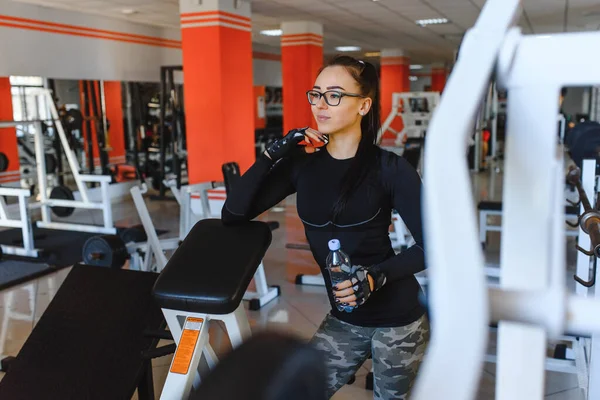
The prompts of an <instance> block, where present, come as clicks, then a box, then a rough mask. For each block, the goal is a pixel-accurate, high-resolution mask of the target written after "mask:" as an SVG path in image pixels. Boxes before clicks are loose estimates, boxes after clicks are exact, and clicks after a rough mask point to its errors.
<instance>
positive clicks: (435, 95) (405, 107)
mask: <svg viewBox="0 0 600 400" xmlns="http://www.w3.org/2000/svg"><path fill="white" fill-rule="evenodd" d="M414 98H418V99H425V100H427V104H428V105H429V112H427V113H425V112H412V110H411V108H410V99H414ZM439 103H440V94H439V92H405V93H392V110H391V111H390V114H389V115H388V116H387V118H386V119H385V121H384V122H383V124H382V125H381V130H380V131H379V133H378V136H377V142H378V143H379V142H380V141H381V138H382V136H383V135H384V134H385V133H386V132H387V131H390V132H392V133H393V134H394V135H396V142H395V144H396V146H400V147H401V146H402V139H403V138H404V137H405V136H406V137H409V138H420V137H422V136H423V133H424V131H425V130H427V127H428V126H429V121H430V120H431V116H432V115H433V112H434V110H435V109H436V108H437V106H438V104H439ZM400 110H402V111H400ZM397 117H401V118H402V123H403V125H404V128H402V130H401V131H400V132H397V131H395V130H394V129H392V128H391V125H392V123H393V122H394V120H395V119H396V118H397ZM417 121H419V123H420V125H417Z"/></svg>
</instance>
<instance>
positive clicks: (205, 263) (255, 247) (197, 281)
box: [153, 219, 272, 314]
mask: <svg viewBox="0 0 600 400" xmlns="http://www.w3.org/2000/svg"><path fill="white" fill-rule="evenodd" d="M271 240H272V234H271V230H270V229H269V226H268V225H267V224H266V223H264V222H259V221H251V222H246V223H242V224H236V225H232V226H226V225H224V224H223V222H222V221H221V220H220V219H204V220H201V221H199V222H198V223H196V225H194V227H193V228H192V230H191V231H190V233H189V234H188V235H187V236H186V238H185V240H184V241H183V243H181V245H180V246H179V248H177V250H176V251H175V253H174V254H173V256H172V257H171V259H170V260H169V262H168V263H167V266H166V267H165V269H164V270H163V271H162V273H161V275H160V276H159V278H158V279H157V281H156V284H155V285H154V291H153V293H154V297H155V299H156V301H157V302H158V304H159V305H160V307H162V308H167V309H171V310H180V311H189V312H196V313H205V314H228V313H231V312H233V311H235V309H236V308H237V307H238V305H239V304H240V302H241V301H242V298H243V296H244V292H245V291H246V289H247V287H248V285H249V284H250V281H251V280H252V277H253V275H254V273H255V272H256V269H257V268H258V266H259V265H260V263H261V262H262V259H263V257H264V255H265V253H266V252H267V249H268V248H269V245H270V244H271Z"/></svg>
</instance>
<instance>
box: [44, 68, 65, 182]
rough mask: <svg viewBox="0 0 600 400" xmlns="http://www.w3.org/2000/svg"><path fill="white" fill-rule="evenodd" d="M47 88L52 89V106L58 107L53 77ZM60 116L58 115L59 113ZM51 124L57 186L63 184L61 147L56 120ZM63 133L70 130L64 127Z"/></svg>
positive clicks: (49, 80)
mask: <svg viewBox="0 0 600 400" xmlns="http://www.w3.org/2000/svg"><path fill="white" fill-rule="evenodd" d="M48 88H49V89H50V90H51V91H52V101H53V102H54V106H55V107H56V109H58V107H57V101H56V100H57V98H56V83H55V82H54V79H48ZM59 118H60V115H59ZM58 122H59V123H62V121H58ZM52 124H53V125H54V140H53V141H52V146H53V147H54V152H55V153H56V173H57V176H58V184H59V186H64V184H65V178H64V176H63V164H62V147H61V144H60V137H59V136H58V129H57V128H56V124H57V122H56V121H54V120H53V121H52ZM63 128H65V126H64V125H63ZM65 133H66V134H67V135H71V131H70V130H68V131H67V129H66V128H65Z"/></svg>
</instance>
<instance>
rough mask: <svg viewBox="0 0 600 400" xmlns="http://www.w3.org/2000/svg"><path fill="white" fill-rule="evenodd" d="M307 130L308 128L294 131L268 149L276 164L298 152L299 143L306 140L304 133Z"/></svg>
mask: <svg viewBox="0 0 600 400" xmlns="http://www.w3.org/2000/svg"><path fill="white" fill-rule="evenodd" d="M307 129H308V127H306V128H301V129H292V130H291V131H289V132H288V134H287V135H285V136H284V137H282V138H281V139H278V140H276V141H274V142H273V143H271V144H270V145H269V147H267V149H266V150H267V153H268V154H269V156H270V157H271V160H273V162H276V161H277V160H280V159H282V158H284V157H286V156H288V155H290V154H291V153H292V152H293V151H295V150H298V143H300V142H301V141H302V140H304V132H305V131H306V130H307Z"/></svg>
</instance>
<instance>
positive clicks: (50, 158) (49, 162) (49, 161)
mask: <svg viewBox="0 0 600 400" xmlns="http://www.w3.org/2000/svg"><path fill="white" fill-rule="evenodd" d="M44 159H45V162H46V173H47V174H53V173H54V172H55V171H56V167H57V163H56V157H54V155H53V154H44Z"/></svg>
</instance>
